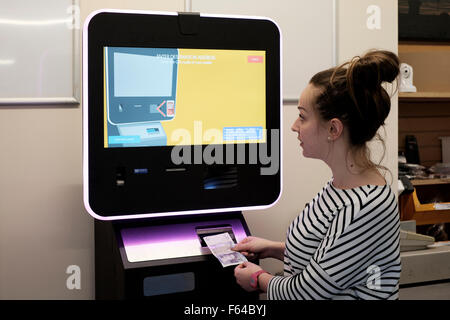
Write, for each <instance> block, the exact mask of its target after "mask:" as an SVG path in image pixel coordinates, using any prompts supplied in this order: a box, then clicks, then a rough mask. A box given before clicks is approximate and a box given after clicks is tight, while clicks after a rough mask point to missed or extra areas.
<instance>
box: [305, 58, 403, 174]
mask: <svg viewBox="0 0 450 320" xmlns="http://www.w3.org/2000/svg"><path fill="white" fill-rule="evenodd" d="M399 65H400V61H399V58H398V57H397V55H396V54H394V53H392V52H390V51H383V50H373V51H369V52H368V53H366V54H365V55H363V56H362V57H359V56H357V57H354V58H353V59H352V60H351V61H349V62H346V63H344V64H342V65H340V66H338V67H335V68H331V69H327V70H324V71H321V72H319V73H317V74H316V75H314V76H313V77H312V78H311V80H310V83H311V84H312V85H314V86H315V87H317V88H319V89H321V91H320V94H319V95H318V97H317V100H316V103H315V105H316V109H317V111H318V114H319V115H320V117H321V118H322V119H323V120H325V121H327V120H331V119H333V118H338V119H339V120H341V121H342V123H343V124H344V126H345V127H346V129H347V131H348V135H349V142H350V146H351V150H352V152H354V153H355V155H356V153H358V154H360V155H362V156H363V157H357V158H360V159H361V158H362V159H363V161H364V163H363V164H362V166H363V167H365V168H369V167H373V166H376V167H382V166H380V165H375V164H373V163H372V161H371V160H370V152H369V149H368V147H367V145H366V143H367V142H369V141H371V140H372V139H373V138H374V137H375V136H377V138H378V139H380V140H381V142H382V143H383V147H384V148H385V144H384V141H383V140H382V139H381V137H380V136H379V135H378V134H377V131H378V129H379V128H380V126H382V125H384V121H385V119H386V117H387V116H388V114H389V111H390V109H391V99H390V96H389V94H388V93H387V92H386V90H385V89H384V88H383V87H382V86H381V84H382V83H383V82H393V81H394V80H395V79H396V78H397V76H398V74H399ZM360 165H361V164H360Z"/></svg>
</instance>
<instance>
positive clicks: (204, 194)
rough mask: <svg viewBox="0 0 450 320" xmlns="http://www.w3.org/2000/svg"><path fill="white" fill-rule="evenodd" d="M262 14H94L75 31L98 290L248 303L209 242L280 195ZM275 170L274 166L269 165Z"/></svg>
mask: <svg viewBox="0 0 450 320" xmlns="http://www.w3.org/2000/svg"><path fill="white" fill-rule="evenodd" d="M280 39H281V36H280V31H279V29H278V27H277V25H276V24H275V23H274V22H273V21H271V20H270V19H266V18H260V17H244V16H213V15H206V14H197V13H175V12H173V13H172V12H144V11H118V10H100V11H96V12H93V13H92V14H91V15H90V16H89V17H88V18H87V19H86V22H85V25H84V30H83V175H84V178H83V186H84V190H83V193H84V204H85V208H86V210H87V211H88V212H89V213H90V214H91V215H92V216H93V217H94V218H95V286H96V298H98V299H124V298H125V299H127V298H149V299H158V298H162V299H168V298H195V299H221V298H227V297H228V298H229V297H234V298H249V299H250V298H255V297H257V294H256V295H255V294H248V293H246V292H245V291H244V290H242V289H241V288H240V287H238V286H237V284H236V283H235V279H234V275H233V271H234V268H233V267H228V268H222V266H221V264H220V263H219V261H217V260H216V259H215V258H214V256H213V255H212V254H211V253H210V251H209V249H208V248H207V247H206V245H205V243H204V241H203V237H204V236H206V235H213V234H218V233H222V232H228V233H229V234H230V235H231V237H232V238H233V239H234V240H235V241H236V242H239V241H241V240H242V239H244V238H245V237H246V236H248V235H249V234H250V232H249V229H248V227H247V224H246V222H245V220H244V218H243V215H242V210H256V209H264V208H267V207H269V206H271V205H273V204H274V203H275V202H276V201H277V200H278V199H279V197H280V195H281V139H280V130H281V77H280V73H281V71H280V66H281V52H280V50H281V47H280ZM269 169H270V170H269Z"/></svg>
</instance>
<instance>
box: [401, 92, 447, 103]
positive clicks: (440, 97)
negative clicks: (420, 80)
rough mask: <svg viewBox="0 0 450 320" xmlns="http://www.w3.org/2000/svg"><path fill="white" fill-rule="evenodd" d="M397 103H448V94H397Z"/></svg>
mask: <svg viewBox="0 0 450 320" xmlns="http://www.w3.org/2000/svg"><path fill="white" fill-rule="evenodd" d="M398 99H399V101H450V92H444V91H441V92H432V91H421V92H399V94H398Z"/></svg>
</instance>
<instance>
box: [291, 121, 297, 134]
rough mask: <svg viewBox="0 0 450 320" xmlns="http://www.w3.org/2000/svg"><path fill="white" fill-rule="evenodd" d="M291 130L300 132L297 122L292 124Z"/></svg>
mask: <svg viewBox="0 0 450 320" xmlns="http://www.w3.org/2000/svg"><path fill="white" fill-rule="evenodd" d="M291 130H292V131H294V132H298V126H297V120H295V122H294V123H293V124H292V126H291Z"/></svg>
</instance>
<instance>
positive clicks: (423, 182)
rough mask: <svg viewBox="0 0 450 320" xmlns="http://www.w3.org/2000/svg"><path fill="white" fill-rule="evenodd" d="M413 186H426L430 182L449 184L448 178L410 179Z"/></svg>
mask: <svg viewBox="0 0 450 320" xmlns="http://www.w3.org/2000/svg"><path fill="white" fill-rule="evenodd" d="M411 184H412V185H413V186H428V185H431V184H450V179H420V180H419V179H416V180H411Z"/></svg>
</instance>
